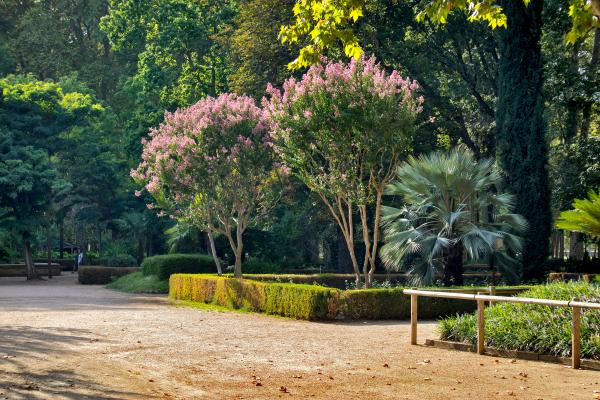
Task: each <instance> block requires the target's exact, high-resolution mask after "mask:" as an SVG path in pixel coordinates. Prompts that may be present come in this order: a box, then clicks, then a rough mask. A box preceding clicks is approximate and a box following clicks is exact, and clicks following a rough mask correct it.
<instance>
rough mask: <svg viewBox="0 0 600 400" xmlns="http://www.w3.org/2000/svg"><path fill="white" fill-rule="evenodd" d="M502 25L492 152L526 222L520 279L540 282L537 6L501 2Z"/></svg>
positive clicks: (544, 200) (542, 185)
mask: <svg viewBox="0 0 600 400" xmlns="http://www.w3.org/2000/svg"><path fill="white" fill-rule="evenodd" d="M502 7H503V8H504V11H505V13H506V16H507V19H508V27H507V29H503V30H502V31H501V32H500V35H501V40H500V42H501V44H500V50H501V55H500V65H499V71H498V74H499V76H498V111H497V113H496V124H497V138H496V139H497V152H498V159H499V162H500V164H501V166H502V168H503V169H504V171H505V173H506V182H507V190H508V191H510V192H512V193H513V194H514V195H515V196H516V209H515V212H517V213H520V214H521V215H523V216H524V217H525V218H527V220H528V221H529V225H530V227H529V231H528V233H527V234H526V237H525V248H524V251H523V274H522V275H523V279H532V278H536V277H540V275H541V273H542V271H541V269H540V265H541V263H542V262H543V261H544V260H545V258H546V257H547V255H548V251H549V239H548V238H549V237H550V230H551V227H550V225H551V218H552V217H551V213H550V189H549V183H548V144H547V142H546V138H545V134H544V133H545V132H544V131H545V124H544V118H543V108H544V105H543V98H542V57H541V47H540V36H541V31H542V1H541V0H536V1H532V2H531V3H530V4H529V6H525V5H524V4H523V2H522V1H514V0H503V1H502Z"/></svg>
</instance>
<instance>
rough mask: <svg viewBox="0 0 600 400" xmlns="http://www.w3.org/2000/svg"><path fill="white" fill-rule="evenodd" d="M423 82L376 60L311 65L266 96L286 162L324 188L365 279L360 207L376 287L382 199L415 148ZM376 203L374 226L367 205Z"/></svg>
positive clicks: (278, 147)
mask: <svg viewBox="0 0 600 400" xmlns="http://www.w3.org/2000/svg"><path fill="white" fill-rule="evenodd" d="M416 89H417V84H416V82H414V81H411V80H410V79H405V78H403V77H401V76H400V74H398V72H396V71H393V72H392V73H390V74H388V73H386V72H385V71H384V70H383V69H382V68H381V66H380V65H379V64H377V63H376V61H375V59H374V58H369V59H365V58H361V59H359V60H351V61H350V63H349V64H344V63H327V64H325V65H315V66H312V67H311V68H310V69H309V70H308V72H307V73H306V74H305V75H304V76H303V77H302V79H301V80H300V81H297V80H295V79H294V78H290V79H288V80H287V81H286V82H285V83H284V86H283V90H282V91H280V90H278V89H275V88H273V87H272V86H269V87H268V88H267V91H268V93H269V94H270V99H269V100H267V99H264V100H263V105H264V107H265V111H266V114H267V115H268V116H269V117H270V120H271V124H272V131H273V134H274V138H275V150H276V152H277V153H278V154H279V155H280V156H281V158H282V160H283V162H284V164H285V165H286V166H287V167H289V168H291V170H292V171H293V172H294V173H295V174H296V175H297V176H298V177H299V178H300V179H302V180H303V181H304V182H305V184H306V185H307V186H308V187H309V188H310V189H311V190H313V191H315V192H316V193H318V194H319V195H320V197H321V199H322V200H323V201H324V202H325V204H326V205H327V207H328V208H329V210H330V211H331V213H332V214H333V216H334V218H335V219H336V221H337V222H338V224H339V226H340V228H341V230H342V232H343V234H344V238H345V239H346V243H347V245H348V249H349V251H350V258H351V259H352V263H353V266H354V270H355V273H356V279H357V284H358V283H360V271H359V267H358V263H357V261H356V256H355V252H354V245H353V242H354V227H353V222H352V213H353V210H354V207H355V206H356V207H358V210H359V211H360V217H361V222H362V234H363V240H364V242H365V245H366V253H365V263H364V265H363V272H364V274H365V284H366V285H369V284H370V280H371V277H372V274H373V273H374V271H375V257H376V255H377V242H378V240H379V229H378V226H379V220H380V209H381V198H382V195H383V190H384V187H385V186H386V185H387V184H388V183H389V182H391V180H392V179H393V176H394V171H395V169H396V167H397V166H398V164H399V162H400V161H401V160H402V159H403V157H404V156H405V154H406V153H407V152H408V150H410V146H411V142H412V137H413V135H414V131H415V125H416V124H415V121H416V117H417V114H419V112H421V109H422V107H421V105H422V102H423V99H422V97H417V96H415V93H414V92H415V90H416ZM368 204H374V205H375V216H374V219H373V221H372V223H369V221H368V215H367V205H368Z"/></svg>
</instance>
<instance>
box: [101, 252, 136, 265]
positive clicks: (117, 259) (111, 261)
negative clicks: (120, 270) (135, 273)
mask: <svg viewBox="0 0 600 400" xmlns="http://www.w3.org/2000/svg"><path fill="white" fill-rule="evenodd" d="M105 263H106V264H105V265H106V266H107V267H137V266H138V262H137V260H136V259H135V257H134V256H132V255H131V254H117V255H114V256H110V257H107V258H106V259H105Z"/></svg>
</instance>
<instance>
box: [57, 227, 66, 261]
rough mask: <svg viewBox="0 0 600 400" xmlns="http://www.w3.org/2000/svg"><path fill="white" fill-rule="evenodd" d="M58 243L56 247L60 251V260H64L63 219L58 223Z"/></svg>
mask: <svg viewBox="0 0 600 400" xmlns="http://www.w3.org/2000/svg"><path fill="white" fill-rule="evenodd" d="M58 224H59V228H58V229H59V239H58V241H59V243H58V247H59V251H60V259H61V260H62V259H64V258H65V219H64V217H61V218H60V221H59V223H58Z"/></svg>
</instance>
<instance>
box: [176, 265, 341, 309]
mask: <svg viewBox="0 0 600 400" xmlns="http://www.w3.org/2000/svg"><path fill="white" fill-rule="evenodd" d="M338 295H339V294H338V291H337V290H335V289H329V288H324V287H320V286H311V285H299V284H289V283H265V282H256V281H250V280H244V279H234V278H229V277H217V276H210V275H191V274H176V275H172V276H171V278H170V280H169V296H170V297H171V298H172V299H174V300H189V301H196V302H203V303H212V304H218V305H220V306H224V307H227V308H231V309H245V310H248V311H254V312H264V313H266V314H274V315H281V316H284V317H289V318H298V319H307V320H323V319H332V318H334V317H335V312H336V310H337V301H338Z"/></svg>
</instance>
